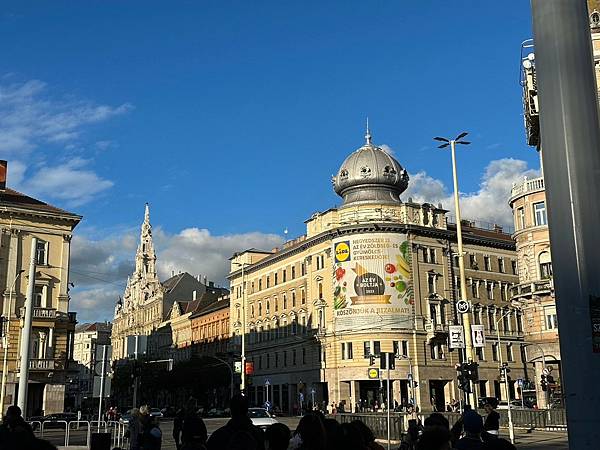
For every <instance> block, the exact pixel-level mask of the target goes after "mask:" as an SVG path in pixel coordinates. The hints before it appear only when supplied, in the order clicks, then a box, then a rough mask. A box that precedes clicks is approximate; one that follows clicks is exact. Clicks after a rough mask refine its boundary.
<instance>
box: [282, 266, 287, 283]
mask: <svg viewBox="0 0 600 450" xmlns="http://www.w3.org/2000/svg"><path fill="white" fill-rule="evenodd" d="M282 278H283V280H282V281H283V282H284V283H285V282H286V281H287V270H285V269H283V274H282Z"/></svg>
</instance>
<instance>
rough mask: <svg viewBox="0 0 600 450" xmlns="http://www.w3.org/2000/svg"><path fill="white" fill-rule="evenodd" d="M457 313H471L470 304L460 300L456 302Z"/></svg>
mask: <svg viewBox="0 0 600 450" xmlns="http://www.w3.org/2000/svg"><path fill="white" fill-rule="evenodd" d="M456 311H458V312H459V313H460V314H465V313H468V312H469V302H468V301H466V300H459V301H457V302H456Z"/></svg>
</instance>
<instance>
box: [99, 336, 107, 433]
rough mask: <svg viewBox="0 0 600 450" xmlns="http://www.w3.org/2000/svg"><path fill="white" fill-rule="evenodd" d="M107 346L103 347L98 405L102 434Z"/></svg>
mask: <svg viewBox="0 0 600 450" xmlns="http://www.w3.org/2000/svg"><path fill="white" fill-rule="evenodd" d="M106 347H107V346H106V345H103V346H102V373H101V375H100V403H99V405H98V433H100V421H101V420H102V399H103V398H104V377H105V374H106Z"/></svg>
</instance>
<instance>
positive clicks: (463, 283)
mask: <svg viewBox="0 0 600 450" xmlns="http://www.w3.org/2000/svg"><path fill="white" fill-rule="evenodd" d="M455 147H456V144H455V141H454V139H453V140H451V141H450V149H451V153H452V178H453V182H454V209H455V211H456V241H457V244H458V272H459V276H460V298H461V300H465V301H467V278H466V276H465V254H464V251H463V242H462V224H461V217H460V202H459V198H458V175H457V171H456V150H455ZM462 319H463V325H464V327H465V344H466V345H465V353H466V356H467V362H471V361H474V357H473V339H472V337H471V316H470V312H467V313H465V314H463V315H462ZM465 398H466V399H467V402H470V401H469V399H470V398H471V395H469V394H466V393H465ZM472 405H473V408H474V409H477V394H476V393H475V390H474V389H473V392H472Z"/></svg>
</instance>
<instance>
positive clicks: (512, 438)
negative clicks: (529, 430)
mask: <svg viewBox="0 0 600 450" xmlns="http://www.w3.org/2000/svg"><path fill="white" fill-rule="evenodd" d="M505 315H506V314H505ZM503 317H504V315H503V316H502V317H500V318H499V319H498V320H497V321H496V333H497V335H498V357H499V358H500V370H501V371H502V375H503V376H504V392H505V393H506V403H507V405H508V434H509V436H510V442H511V443H512V444H514V443H515V429H514V426H513V421H512V411H511V409H510V391H509V390H508V373H507V372H506V367H504V362H503V361H502V347H500V327H499V322H500V320H502V318H503ZM500 382H502V381H500Z"/></svg>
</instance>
